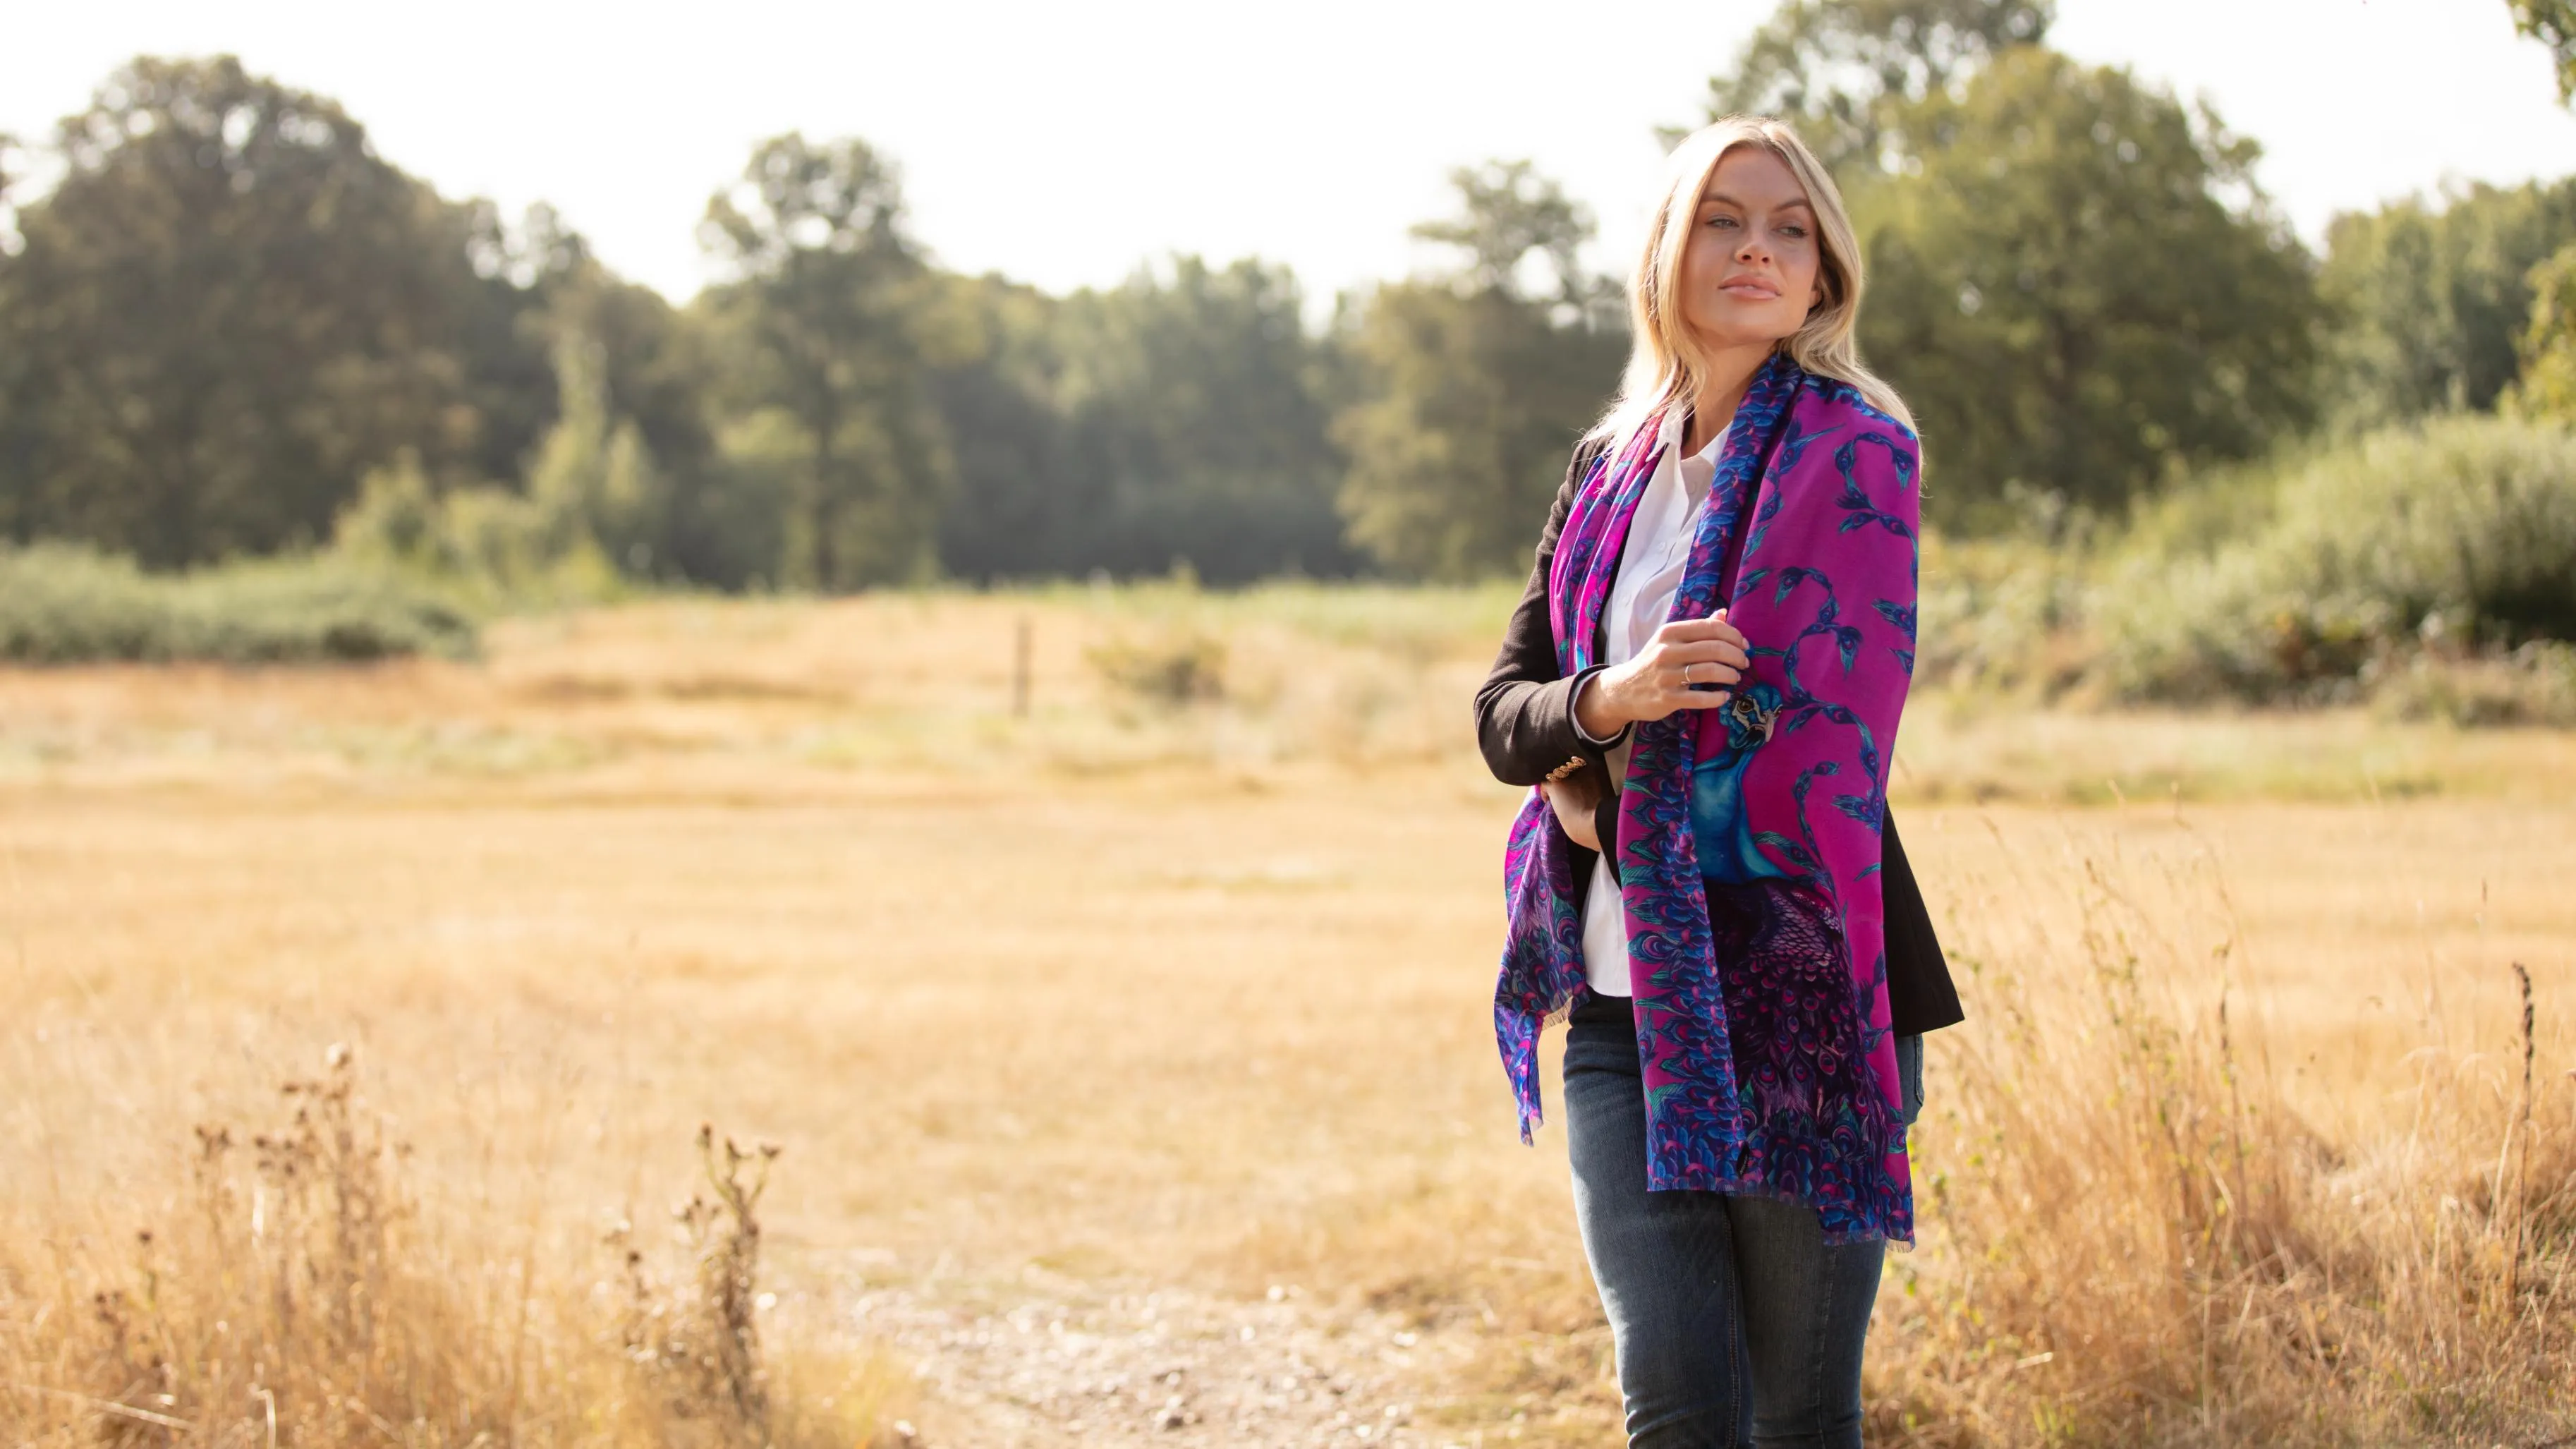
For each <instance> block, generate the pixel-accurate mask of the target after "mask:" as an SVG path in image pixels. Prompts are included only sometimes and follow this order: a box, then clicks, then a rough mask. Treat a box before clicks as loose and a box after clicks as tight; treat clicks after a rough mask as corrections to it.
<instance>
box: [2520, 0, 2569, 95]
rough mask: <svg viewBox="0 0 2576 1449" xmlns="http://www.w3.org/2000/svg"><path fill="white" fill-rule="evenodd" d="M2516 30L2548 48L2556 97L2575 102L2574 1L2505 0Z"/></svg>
mask: <svg viewBox="0 0 2576 1449" xmlns="http://www.w3.org/2000/svg"><path fill="white" fill-rule="evenodd" d="M2505 4H2506V5H2507V6H2508V7H2510V8H2511V9H2512V11H2513V25H2514V28H2515V29H2516V30H2519V31H2521V32H2522V33H2523V34H2525V35H2528V36H2530V37H2531V38H2532V39H2534V40H2537V41H2539V42H2540V43H2541V44H2543V45H2546V46H2548V47H2549V55H2550V59H2552V60H2553V61H2555V62H2557V65H2558V99H2559V100H2560V101H2561V102H2568V101H2576V0H2505Z"/></svg>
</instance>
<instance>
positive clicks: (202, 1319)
mask: <svg viewBox="0 0 2576 1449" xmlns="http://www.w3.org/2000/svg"><path fill="white" fill-rule="evenodd" d="M359 1085H360V1084H359V1078H358V1075H357V1071H356V1068H355V1064H354V1059H353V1057H352V1054H351V1053H350V1052H349V1051H348V1049H347V1048H345V1047H342V1046H334V1047H333V1048H331V1050H330V1053H329V1054H328V1058H327V1066H326V1071H325V1072H324V1074H323V1075H322V1076H320V1077H317V1078H311V1079H305V1080H297V1081H290V1082H287V1083H285V1084H283V1086H282V1088H281V1092H282V1095H283V1098H284V1101H285V1103H286V1105H287V1106H288V1107H289V1108H290V1109H291V1112H292V1115H291V1118H290V1120H289V1121H287V1122H286V1123H285V1124H284V1125H282V1126H280V1127H278V1128H275V1129H273V1130H270V1131H266V1132H260V1133H257V1134H256V1135H252V1136H250V1137H248V1138H247V1140H244V1139H243V1138H242V1137H240V1136H238V1135H237V1134H236V1132H235V1130H234V1129H233V1128H231V1127H229V1126H202V1127H199V1128H197V1129H196V1134H195V1137H196V1141H195V1145H194V1149H193V1151H192V1152H190V1153H188V1154H187V1156H188V1159H189V1160H188V1162H187V1166H186V1176H187V1187H186V1190H185V1192H184V1193H183V1194H182V1195H181V1196H180V1197H179V1198H178V1201H179V1202H181V1203H182V1204H183V1207H182V1210H180V1211H179V1212H177V1213H176V1214H175V1215H174V1216H173V1217H172V1218H171V1219H170V1220H169V1221H167V1222H165V1223H162V1224H159V1225H156V1226H155V1227H153V1228H149V1229H145V1230H142V1231H140V1232H138V1233H136V1234H135V1236H134V1237H133V1238H132V1239H131V1240H130V1241H129V1242H127V1243H126V1244H125V1246H124V1250H123V1252H122V1253H121V1254H120V1253H118V1252H117V1251H115V1250H114V1249H113V1248H111V1247H108V1246H106V1245H102V1244H98V1243H94V1242H87V1241H83V1240H81V1238H80V1237H79V1236H78V1235H77V1233H76V1231H75V1230H73V1229H72V1228H71V1226H70V1225H67V1224H54V1225H50V1226H51V1227H52V1228H53V1229H55V1230H54V1231H47V1232H44V1233H42V1234H41V1235H39V1236H36V1237H34V1238H32V1239H30V1238H23V1237H22V1238H18V1239H17V1240H16V1241H14V1242H13V1243H12V1244H11V1245H10V1246H9V1247H7V1248H5V1249H0V1438H5V1440H6V1441H7V1442H9V1443H11V1444H22V1445H54V1444H60V1445H70V1444H96V1443H105V1444H110V1445H118V1446H144V1445H241V1446H271V1449H274V1446H279V1445H343V1444H394V1445H401V1446H406V1449H413V1446H417V1449H439V1446H480V1445H501V1444H516V1445H539V1446H555V1445H560V1446H576V1445H578V1446H603V1449H604V1446H621V1445H703V1446H710V1449H713V1446H727V1445H744V1446H751V1445H778V1446H782V1449H783V1446H801V1445H817V1446H819V1445H824V1444H832V1445H839V1446H848V1445H851V1444H863V1443H866V1442H868V1441H869V1440H870V1439H871V1437H872V1436H874V1435H875V1434H876V1433H877V1432H878V1420H879V1418H880V1417H881V1414H880V1411H881V1410H882V1409H884V1408H885V1407H886V1405H887V1400H888V1397H889V1395H890V1394H891V1393H893V1392H894V1391H896V1389H897V1382H896V1376H895V1375H893V1374H891V1373H890V1372H888V1371H887V1370H886V1369H885V1368H884V1367H883V1366H881V1365H877V1364H874V1363H871V1362H869V1361H867V1360H865V1359H864V1358H859V1359H844V1360H843V1361H841V1362H838V1363H833V1362H830V1361H828V1356H824V1355H814V1354H808V1355H807V1356H805V1357H804V1358H802V1359H799V1360H796V1361H794V1362H792V1363H790V1364H789V1365H788V1366H786V1367H785V1368H784V1369H781V1368H780V1367H779V1366H778V1365H776V1364H774V1363H772V1362H771V1361H770V1360H769V1359H768V1358H767V1357H765V1356H764V1354H763V1352H762V1347H761V1343H760V1336H759V1331H758V1322H757V1320H758V1317H759V1315H760V1312H761V1310H762V1309H763V1308H765V1307H766V1306H768V1305H769V1304H770V1303H772V1302H774V1301H775V1299H774V1296H773V1295H764V1294H761V1293H760V1292H759V1290H758V1288H757V1286H756V1282H755V1276H756V1273H757V1271H758V1255H759V1243H760V1224H759V1220H758V1217H757V1216H756V1211H755V1210H756V1207H757V1204H758V1202H759V1198H760V1192H761V1188H762V1186H763V1185H764V1182H765V1179H766V1176H767V1169H768V1164H769V1161H770V1159H771V1158H772V1157H773V1156H774V1155H775V1149H774V1148H768V1147H763V1148H760V1149H758V1150H756V1151H753V1152H745V1151H743V1150H742V1149H740V1148H738V1147H737V1146H736V1145H735V1144H734V1143H733V1142H732V1141H730V1140H725V1141H723V1142H722V1143H721V1145H719V1143H718V1140H717V1139H716V1137H715V1135H714V1133H713V1131H712V1130H711V1129H704V1128H702V1129H701V1130H700V1134H699V1150H700V1153H701V1156H702V1158H703V1160H704V1163H705V1170H706V1184H705V1187H704V1189H703V1190H702V1191H701V1192H699V1193H698V1194H696V1195H693V1196H692V1197H691V1198H690V1200H689V1201H688V1202H687V1203H685V1204H683V1205H682V1206H681V1207H680V1208H678V1209H677V1210H676V1211H675V1214H674V1216H675V1217H676V1218H677V1219H678V1223H679V1227H680V1229H681V1230H682V1236H683V1238H684V1240H685V1247H684V1248H683V1249H682V1255H683V1258H684V1260H685V1261H684V1263H683V1264H682V1265H681V1267H680V1268H679V1270H678V1271H676V1272H664V1271H658V1270H657V1268H656V1266H655V1264H654V1262H653V1257H654V1255H653V1254H652V1253H650V1252H648V1251H647V1249H646V1248H645V1247H644V1246H642V1245H641V1242H640V1240H639V1239H638V1237H637V1236H636V1234H635V1233H634V1232H633V1230H632V1229H631V1227H628V1226H627V1225H623V1224H621V1225H620V1227H619V1229H618V1230H617V1231H616V1232H614V1233H612V1234H611V1235H610V1241H609V1242H608V1243H607V1244H606V1245H604V1247H603V1249H602V1254H603V1257H604V1258H609V1257H613V1259H614V1262H615V1271H616V1272H617V1273H618V1274H619V1275H622V1282H621V1283H620V1284H619V1285H618V1291H616V1292H615V1293H604V1292H601V1291H599V1290H600V1289H604V1288H606V1287H608V1284H607V1283H606V1282H605V1281H603V1278H604V1275H603V1274H585V1273H584V1272H583V1271H582V1267H583V1265H579V1264H555V1263H541V1262H539V1261H537V1258H538V1254H537V1251H536V1249H535V1248H534V1247H533V1246H532V1245H533V1243H534V1242H535V1241H537V1239H536V1238H534V1237H531V1238H529V1239H528V1242H529V1243H530V1244H531V1246H528V1247H525V1248H523V1249H522V1250H520V1251H517V1252H512V1251H510V1249H509V1245H508V1244H507V1243H506V1241H504V1239H503V1238H502V1236H501V1235H498V1234H495V1233H492V1232H491V1231H490V1226H491V1225H490V1224H488V1223H476V1222H473V1221H470V1220H469V1221H466V1222H464V1223H461V1224H458V1225H455V1230H451V1231H445V1232H442V1231H440V1230H438V1228H437V1227H436V1226H435V1225H433V1224H432V1223H431V1222H430V1221H429V1220H428V1215H427V1214H425V1213H424V1212H423V1210H422V1207H421V1205H420V1203H419V1202H418V1201H417V1199H416V1198H415V1197H414V1196H413V1194H412V1192H411V1190H410V1186H409V1178H410V1167H409V1157H410V1152H409V1149H408V1148H407V1147H406V1146H405V1144H403V1143H402V1142H400V1141H398V1140H393V1139H389V1138H388V1137H387V1135H386V1132H385V1127H384V1124H383V1122H382V1121H381V1120H380V1119H378V1118H377V1117H376V1116H375V1115H374V1114H373V1113H372V1112H371V1110H370V1109H369V1107H368V1105H367V1103H366V1101H365V1099H364V1098H363V1097H362V1096H361V1095H360V1092H359ZM595 1266H601V1267H603V1268H604V1267H605V1264H604V1263H603V1264H602V1265H595ZM585 1290H587V1291H585Z"/></svg>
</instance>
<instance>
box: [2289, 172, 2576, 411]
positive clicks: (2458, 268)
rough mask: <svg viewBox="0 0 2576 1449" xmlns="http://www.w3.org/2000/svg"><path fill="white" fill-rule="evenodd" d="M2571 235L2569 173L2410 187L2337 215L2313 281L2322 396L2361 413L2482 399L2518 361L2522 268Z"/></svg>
mask: <svg viewBox="0 0 2576 1449" xmlns="http://www.w3.org/2000/svg"><path fill="white" fill-rule="evenodd" d="M2570 243H2576V180H2571V181H2559V182H2553V183H2548V184H2541V183H2537V182H2535V183H2528V184H2525V185H2522V186H2512V187H2497V186H2488V185H2485V184H2483V183H2480V184H2477V185H2474V186H2471V187H2470V188H2468V189H2467V190H2466V191H2463V192H2460V193H2458V194H2456V195H2453V196H2451V197H2449V198H2448V199H2447V201H2446V202H2432V201H2426V200H2424V199H2421V198H2410V199H2407V200H2404V201H2398V202H2394V203H2392V204H2390V205H2388V206H2385V207H2382V208H2380V209H2379V210H2378V211H2375V212H2368V213H2347V214H2345V215H2343V216H2338V217H2336V218H2335V219H2334V221H2333V222H2332V223H2331V224H2330V225H2329V226H2328V227H2327V229H2326V259H2325V265H2324V268H2323V269H2322V271H2321V273H2320V275H2319V286H2320V288H2321V289H2322V291H2323V293H2324V295H2325V297H2326V300H2327V301H2328V303H2329V304H2331V305H2332V306H2333V308H2334V309H2335V314H2336V318H2337V322H2338V325H2337V328H2336V331H2335V335H2334V339H2333V345H2332V348H2331V351H2330V359H2329V360H2330V362H2331V376H2330V379H2329V382H2330V386H2329V397H2330V399H2331V401H2332V402H2333V403H2334V404H2335V405H2336V407H2337V408H2338V409H2339V410H2340V411H2341V412H2342V413H2344V414H2345V415H2346V416H2349V417H2350V418H2352V419H2353V420H2354V421H2356V422H2358V423H2362V424H2365V425H2366V424H2370V423H2377V422H2384V421H2390V420H2395V419H2403V418H2412V417H2419V416H2421V415H2423V414H2425V413H2430V412H2438V411H2446V410H2450V409H2458V408H2473V409H2483V408H2489V407H2493V406H2494V405H2495V403H2496V400H2497V398H2498V397H2500V396H2501V395H2502V394H2503V392H2504V390H2505V388H2506V387H2507V386H2508V385H2509V384H2511V383H2512V382H2513V380H2514V378H2515V375H2516V374H2517V372H2518V371H2519V370H2520V366H2521V363H2520V359H2519V356H2518V353H2517V347H2518V344H2521V343H2523V342H2524V338H2525V333H2526V331H2527V328H2528V325H2529V321H2530V318H2531V316H2532V313H2533V307H2534V304H2535V301H2536V300H2538V299H2537V297H2536V294H2535V291H2534V288H2533V285H2532V275H2531V274H2532V270H2533V268H2535V267H2537V266H2539V265H2540V264H2541V263H2542V262H2543V261H2545V260H2547V259H2548V258H2549V256H2550V254H2551V253H2553V252H2555V251H2557V250H2558V249H2559V248H2560V247H2562V246H2566V245H2568V244H2570Z"/></svg>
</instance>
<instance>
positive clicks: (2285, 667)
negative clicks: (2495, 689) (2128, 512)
mask: <svg viewBox="0 0 2576 1449" xmlns="http://www.w3.org/2000/svg"><path fill="white" fill-rule="evenodd" d="M2219 483H2220V484H2222V485H2224V486H2227V487H2235V488H2245V489H2252V490H2256V491H2257V492H2258V493H2260V492H2262V491H2265V490H2267V489H2268V492H2269V499H2268V504H2269V506H2268V508H2265V507H2263V506H2262V503H2263V500H2262V499H2261V498H2259V497H2258V498H2256V499H2253V500H2250V501H2248V502H2247V503H2245V504H2244V505H2242V506H2241V509H2240V511H2238V512H2237V513H2235V514H2234V516H2235V517H2236V518H2238V519H2239V520H2240V521H2241V522H2242V523H2243V524H2244V525H2245V526H2243V527H2241V528H2240V529H2237V530H2236V531H2233V532H2229V533H2222V534H2220V535H2219V536H2218V537H2217V538H2216V540H2215V541H2214V543H2212V544H2210V545H2209V546H2206V547H2198V548H2194V547H2188V546H2183V547H2175V546H2173V540H2172V539H2171V538H2169V537H2165V536H2153V531H2152V530H2149V529H2144V528H2142V529H2140V530H2139V536H2137V537H2135V538H2133V539H2132V540H2131V541H2130V542H2129V544H2128V545H2127V546H2125V547H2124V548H2123V549H2121V550H2120V551H2119V552H2118V553H2116V554H2114V555H2113V556H2112V557H2111V558H2110V559H2108V560H2107V561H2106V563H2105V564H2104V566H2103V568H2102V570H2101V572H2100V574H2099V575H2098V577H2097V579H2096V581H2095V585H2094V598H2093V605H2092V609H2091V615H2092V625H2093V628H2094V630H2095V633H2096V635H2097V638H2098V641H2099V644H2100V647H2101V650H2102V653H2101V657H2100V661H2099V664H2098V668H2099V669H2100V670H2101V671H2102V672H2103V674H2104V676H2105V679H2106V682H2107V683H2108V684H2109V685H2110V686H2111V688H2112V690H2113V692H2114V693H2116V694H2119V695H2122V696H2126V697H2129V698H2146V699H2163V700H2172V701H2176V702H2184V703H2189V702H2195V701H2202V700H2209V699H2216V698H2221V697H2234V698H2240V699H2247V700H2253V701H2257V702H2273V701H2278V702H2296V701H2324V700H2332V699H2342V698H2354V697H2358V696H2359V695H2361V694H2363V693H2365V692H2367V690H2368V688H2369V686H2370V685H2371V683H2372V681H2373V679H2374V678H2379V677H2386V676H2388V675H2389V674H2390V672H2391V671H2392V670H2394V669H2396V668H2398V667H2400V666H2402V665H2403V664H2404V663H2405V661H2406V660H2408V659H2410V658H2411V657H2412V656H2414V655H2415V654H2416V653H2419V652H2424V651H2431V652H2432V653H2434V654H2436V655H2439V656H2451V657H2492V656H2500V655H2501V654H2502V653H2503V652H2504V651H2507V650H2510V649H2513V648H2515V647H2517V646H2520V645H2523V644H2526V643H2529V642H2532V641H2539V640H2571V639H2576V434H2571V433H2570V432H2569V431H2568V430H2567V429H2565V428H2563V427H2560V426H2557V425H2553V424H2546V423H2535V422H2527V421H2517V420H2513V419H2507V418H2496V417H2453V418H2446V419H2440V420H2437V421H2434V422H2430V423H2427V424H2424V425H2422V426H2420V427H2416V426H2409V427H2402V428H2391V429H2387V430H2383V431H2380V432H2377V433H2373V434H2370V435H2368V436H2366V437H2364V438H2362V439H2360V440H2359V441H2357V442H2355V443H2353V444H2351V445H2349V446H2347V447H2343V448H2338V449H2333V450H2329V451H2321V452H2316V453H2312V454H2308V455H2306V456H2304V457H2301V458H2297V459H2294V460H2292V461H2290V462H2288V463H2286V464H2284V465H2283V466H2282V467H2281V468H2280V469H2279V470H2278V472H2277V474H2276V475H2275V476H2273V477H2272V478H2271V479H2270V480H2269V481H2268V483H2267V482H2266V480H2265V479H2264V478H2263V477H2262V476H2260V475H2259V474H2239V475H2234V476H2232V477H2230V478H2227V479H2223V480H2219ZM2213 486H2215V485H2213ZM2177 506H2184V505H2177ZM2220 516H2224V515H2223V514H2221V515H2220ZM2181 532H2183V533H2185V534H2189V533H2190V532H2191V530H2188V529H2185V530H2181Z"/></svg>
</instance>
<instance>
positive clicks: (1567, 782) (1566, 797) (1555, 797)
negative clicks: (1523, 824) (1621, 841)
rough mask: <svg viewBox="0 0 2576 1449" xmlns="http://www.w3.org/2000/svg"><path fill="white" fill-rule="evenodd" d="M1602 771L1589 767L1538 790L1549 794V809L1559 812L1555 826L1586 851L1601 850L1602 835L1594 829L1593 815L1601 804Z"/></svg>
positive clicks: (1548, 783) (1542, 786)
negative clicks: (1562, 827)
mask: <svg viewBox="0 0 2576 1449" xmlns="http://www.w3.org/2000/svg"><path fill="white" fill-rule="evenodd" d="M1599 774H1600V772H1599V771H1597V770H1595V769H1593V768H1592V767H1591V766H1589V765H1586V766H1584V767H1583V768H1582V769H1580V770H1577V771H1575V772H1574V773H1573V774H1571V775H1568V776H1566V777H1565V778H1564V779H1562V780H1550V781H1548V782H1547V783H1546V784H1544V785H1541V786H1539V788H1540V789H1541V790H1544V791H1546V792H1547V804H1548V808H1549V809H1551V810H1554V811H1555V812H1556V823H1557V824H1559V825H1561V826H1564V827H1565V833H1566V836H1567V838H1569V839H1571V840H1572V841H1573V842H1574V843H1575V844H1577V845H1580V846H1582V847H1583V848H1584V849H1586V850H1599V849H1600V848H1601V832H1600V831H1599V830H1597V829H1595V828H1594V827H1593V824H1592V812H1593V810H1594V809H1595V808H1597V807H1598V806H1599V805H1600V804H1601V782H1600V780H1599V779H1597V778H1595V777H1596V776H1598V775H1599Z"/></svg>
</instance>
